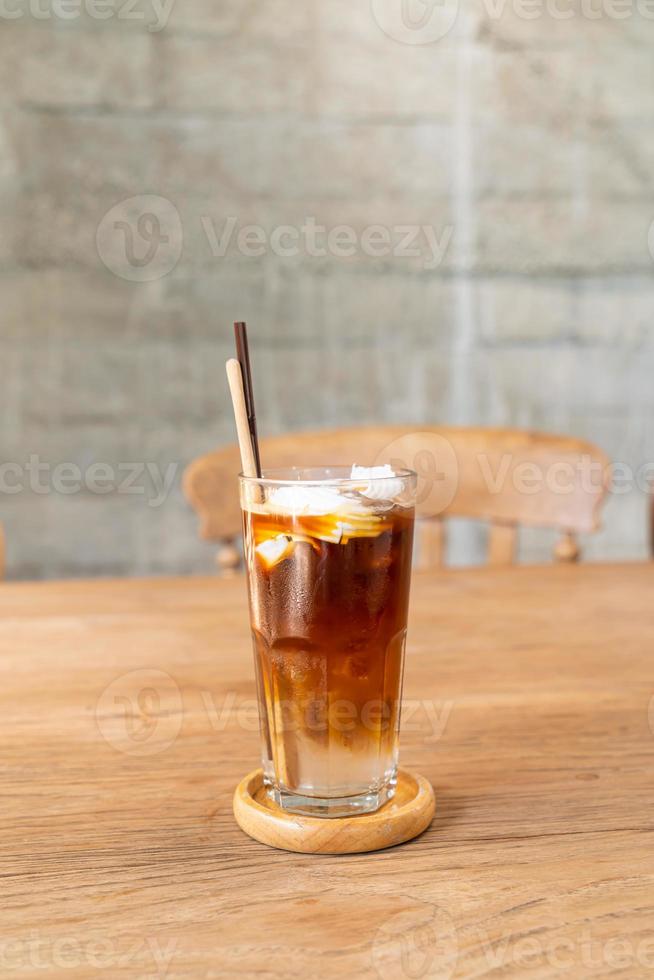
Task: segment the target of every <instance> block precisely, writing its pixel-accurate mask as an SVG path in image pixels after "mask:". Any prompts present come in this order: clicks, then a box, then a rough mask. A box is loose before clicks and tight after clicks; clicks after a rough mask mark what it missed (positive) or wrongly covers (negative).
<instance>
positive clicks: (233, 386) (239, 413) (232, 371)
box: [225, 357, 258, 478]
mask: <svg viewBox="0 0 654 980" xmlns="http://www.w3.org/2000/svg"><path fill="white" fill-rule="evenodd" d="M225 367H226V369H227V380H228V382H229V390H230V393H231V396H232V405H233V406H234V418H235V419H236V435H237V436H238V448H239V450H240V452H241V466H242V467H243V475H244V476H250V477H255V478H256V477H257V476H258V474H257V463H256V459H255V456H254V450H253V448H252V438H251V436H250V426H249V424H248V413H247V408H246V404H245V391H244V388H243V372H242V371H241V365H240V364H239V362H238V361H237V360H236V358H235V357H230V359H229V360H228V361H227V364H226V365H225Z"/></svg>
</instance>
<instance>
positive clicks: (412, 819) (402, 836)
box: [234, 769, 435, 854]
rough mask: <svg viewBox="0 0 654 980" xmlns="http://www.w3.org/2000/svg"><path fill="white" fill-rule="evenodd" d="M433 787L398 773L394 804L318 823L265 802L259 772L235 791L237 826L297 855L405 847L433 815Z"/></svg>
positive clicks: (312, 818)
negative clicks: (354, 815)
mask: <svg viewBox="0 0 654 980" xmlns="http://www.w3.org/2000/svg"><path fill="white" fill-rule="evenodd" d="M434 808H435V800H434V790H433V788H432V786H431V784H430V783H429V782H428V781H427V780H426V779H425V778H424V777H423V776H420V775H419V774H413V773H408V772H406V770H404V769H400V771H399V772H398V776H397V787H396V790H395V796H394V798H393V799H392V800H390V801H389V802H388V803H386V804H385V806H383V807H381V808H380V809H379V810H377V811H376V813H367V814H362V815H360V816H357V817H339V818H334V819H329V820H326V819H319V818H316V817H305V816H301V815H298V814H292V813H285V812H284V810H282V809H281V808H280V807H278V806H276V805H275V804H274V803H273V802H272V801H271V800H270V798H269V797H268V794H267V793H266V791H265V787H264V785H263V771H262V770H261V769H256V770H255V771H254V772H251V773H249V774H248V775H247V776H245V777H244V778H243V779H242V780H241V782H240V783H239V784H238V786H237V787H236V789H235V791H234V816H235V818H236V822H237V823H238V825H239V827H241V829H242V830H244V831H245V833H246V834H249V835H250V837H253V838H254V839H255V840H258V841H260V842H261V843H262V844H267V845H269V846H270V847H280V848H282V849H283V850H286V851H296V852H299V853H301V854H361V853H364V852H369V851H380V850H382V849H383V848H385V847H392V846H394V845H395V844H403V843H404V842H405V841H408V840H412V839H413V838H414V837H417V836H418V835H419V834H422V832H423V831H424V830H426V829H427V827H428V826H429V824H430V823H431V821H432V818H433V816H434Z"/></svg>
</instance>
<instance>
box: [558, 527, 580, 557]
mask: <svg viewBox="0 0 654 980" xmlns="http://www.w3.org/2000/svg"><path fill="white" fill-rule="evenodd" d="M554 557H555V559H556V560H557V561H560V562H566V563H568V564H569V563H571V562H576V561H579V558H580V557H581V550H580V548H579V544H578V543H577V539H576V537H575V536H574V534H571V533H570V532H566V533H565V534H564V535H563V537H562V538H560V539H559V541H557V542H556V546H555V548H554Z"/></svg>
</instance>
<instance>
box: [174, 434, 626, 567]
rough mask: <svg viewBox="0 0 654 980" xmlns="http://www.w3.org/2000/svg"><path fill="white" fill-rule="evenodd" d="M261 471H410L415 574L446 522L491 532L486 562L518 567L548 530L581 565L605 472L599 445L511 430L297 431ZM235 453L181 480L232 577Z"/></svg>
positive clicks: (270, 451) (264, 448)
mask: <svg viewBox="0 0 654 980" xmlns="http://www.w3.org/2000/svg"><path fill="white" fill-rule="evenodd" d="M261 455H262V459H263V461H264V468H266V467H267V468H268V469H272V468H274V467H278V466H301V467H304V466H321V465H326V466H328V465H332V464H333V465H338V464H341V465H343V464H344V465H349V464H351V463H358V464H360V465H373V464H380V463H384V462H390V463H392V464H393V465H395V466H406V467H409V468H411V469H415V470H416V471H417V472H418V474H419V477H420V480H419V484H418V506H417V514H418V518H419V521H418V525H417V528H416V531H417V535H416V536H417V562H416V564H417V566H418V567H421V568H433V567H438V566H441V565H442V564H443V560H444V551H445V521H446V520H447V519H448V518H452V517H454V518H468V519H473V520H482V521H485V522H488V523H489V524H490V532H489V544H488V561H489V564H491V565H510V564H512V563H513V562H514V560H515V552H516V541H517V529H518V527H519V526H520V525H524V526H527V525H529V526H533V527H542V528H554V529H556V530H558V531H559V532H560V537H559V539H558V541H557V543H556V546H555V549H554V558H555V560H557V561H562V562H572V561H576V560H577V559H578V558H579V556H580V551H579V546H578V543H577V535H578V534H580V533H584V532H590V531H594V530H596V529H597V527H598V526H599V515H600V510H601V507H602V502H603V500H604V497H605V494H606V491H607V488H608V482H609V475H610V463H609V460H608V458H607V457H606V456H605V455H604V453H603V452H602V451H601V450H600V449H598V448H597V447H596V446H594V445H592V444H591V443H588V442H583V441H581V440H579V439H574V438H570V437H567V436H553V435H546V434H544V433H539V432H525V431H520V430H512V429H477V428H470V429H468V428H447V427H441V428H431V427H428V426H425V427H421V428H419V427H417V426H412V427H407V426H382V427H373V428H360V429H341V430H328V431H320V432H301V433H293V434H292V435H284V436H277V437H274V438H270V439H266V440H263V441H262V442H261ZM239 470H240V460H239V454H238V449H237V447H236V446H235V445H233V446H227V447H226V448H224V449H221V450H218V451H216V452H213V453H209V454H208V455H206V456H203V457H201V458H200V459H197V460H195V461H194V462H193V463H191V464H190V465H189V466H188V467H187V469H186V472H185V474H184V490H185V493H186V496H187V499H188V500H189V502H190V503H191V505H192V506H193V507H194V508H195V510H196V512H197V514H198V516H199V518H200V534H201V536H202V537H203V538H205V539H207V540H211V541H219V542H220V543H221V547H220V550H219V553H218V559H217V560H218V564H219V567H220V568H221V569H222V571H223V572H224V573H226V574H230V573H233V572H234V571H236V570H238V568H239V566H240V564H241V557H240V553H239V550H238V548H237V546H236V544H237V542H238V540H239V539H240V535H241V514H240V509H239V501H238V486H237V480H236V474H237V473H238V472H239Z"/></svg>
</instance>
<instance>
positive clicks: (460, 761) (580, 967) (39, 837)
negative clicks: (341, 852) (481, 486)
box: [0, 564, 654, 980]
mask: <svg viewBox="0 0 654 980" xmlns="http://www.w3.org/2000/svg"><path fill="white" fill-rule="evenodd" d="M653 596H654V564H653V565H620V566H619V565H602V566H600V565H596V566H582V567H578V568H575V567H547V568H517V569H514V570H506V571H488V570H483V569H479V570H474V571H465V572H449V573H440V574H438V575H435V574H418V575H416V577H415V582H414V589H413V600H412V615H411V624H410V630H409V649H408V657H407V667H406V684H405V724H404V734H403V739H402V762H403V764H404V765H405V766H407V767H410V768H414V769H416V770H419V771H420V772H422V773H424V774H425V775H426V776H427V777H428V778H429V779H430V780H431V782H432V783H433V785H434V787H435V790H436V797H437V816H436V819H435V821H434V824H433V826H432V827H431V829H430V830H428V831H427V832H426V833H425V834H424V835H423V836H422V837H421V838H419V839H417V840H415V841H413V842H411V843H409V844H406V845H403V846H402V847H399V848H396V849H392V850H387V851H382V852H379V853H376V854H371V855H356V856H348V857H326V856H322V857H314V856H305V855H295V854H289V853H285V852H281V851H274V850H271V849H268V848H266V847H264V846H262V845H260V844H257V843H255V842H254V841H252V840H250V839H249V838H248V837H246V836H245V835H244V834H243V833H242V832H241V831H240V830H239V829H238V827H237V826H236V825H235V823H234V820H233V818H232V813H231V796H232V791H233V788H234V786H235V784H236V782H237V781H238V780H239V779H240V777H241V776H242V775H243V774H244V773H246V772H247V771H248V770H250V769H252V768H253V767H254V766H255V765H256V764H257V761H258V737H257V733H256V726H255V718H254V714H255V713H254V700H253V698H254V684H253V668H252V657H251V652H250V647H249V634H248V628H247V620H246V605H245V595H244V584H243V582H242V580H240V579H236V580H232V581H219V580H217V579H216V580H214V579H211V580H209V579H184V580H182V579H179V580H170V579H166V580H158V581H152V580H150V581H121V582H112V581H96V582H67V583H43V584H4V585H1V586H0V618H1V629H0V664H1V669H2V685H1V687H0V698H1V699H2V703H1V707H2V715H1V717H2V739H1V742H0V762H1V767H2V769H1V772H2V788H1V792H0V841H1V852H0V853H1V855H2V857H1V865H2V867H1V873H2V886H1V890H0V974H2V975H3V976H4V975H13V974H15V975H17V976H21V977H25V976H28V977H29V976H39V977H42V976H44V975H54V976H61V977H84V978H86V977H92V976H95V975H98V976H105V977H112V978H113V977H163V976H166V977H169V978H175V977H220V978H222V977H234V976H245V977H257V978H274V977H292V978H298V980H299V978H302V980H311V978H318V977H329V978H331V977H373V978H374V977H382V978H386V977H389V978H391V977H392V978H400V980H402V978H403V977H408V978H416V977H421V978H422V977H441V978H448V977H480V976H481V977H486V976H488V977H505V976H508V977H513V976H515V977H521V978H522V977H527V978H536V977H554V976H556V977H559V976H569V977H571V978H574V980H577V978H579V977H586V976H606V975H611V976H622V977H628V978H630V980H631V978H634V977H641V976H642V977H645V976H652V974H653V973H654V834H653V830H654V808H653V806H652V804H653V802H654V793H653V784H654V778H653V773H654V768H653V763H654V735H653V729H654V702H651V698H652V695H653V694H654V603H653Z"/></svg>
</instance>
